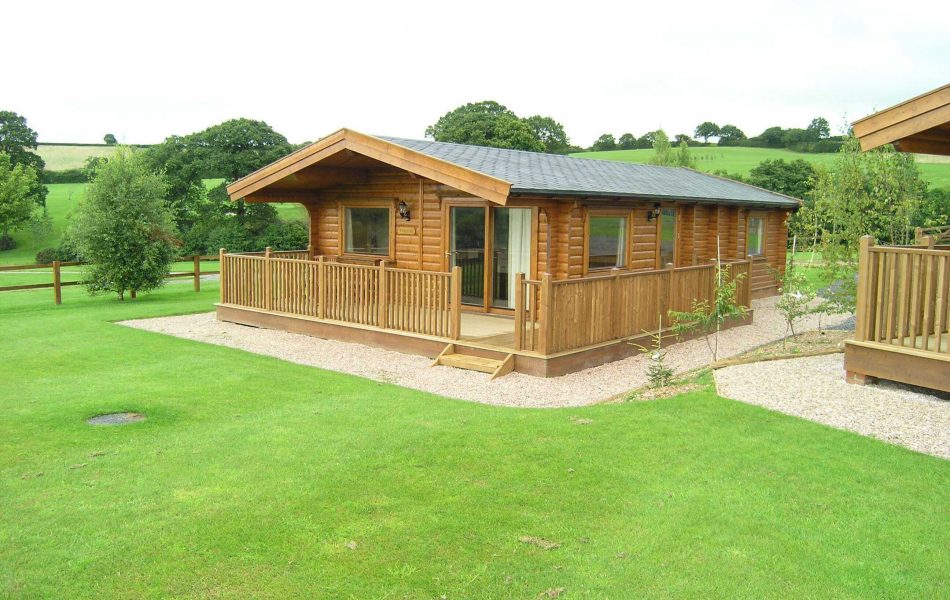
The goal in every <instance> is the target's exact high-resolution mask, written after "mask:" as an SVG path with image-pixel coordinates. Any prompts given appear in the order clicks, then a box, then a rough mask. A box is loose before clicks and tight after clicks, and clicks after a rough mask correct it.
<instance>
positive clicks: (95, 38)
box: [0, 0, 950, 145]
mask: <svg viewBox="0 0 950 600" xmlns="http://www.w3.org/2000/svg"><path fill="white" fill-rule="evenodd" d="M948 6H950V5H948V4H947V3H945V2H918V3H915V4H914V6H913V9H912V10H911V9H910V8H908V7H907V6H906V5H894V4H892V3H888V4H885V3H873V2H857V1H847V2H834V3H827V2H797V3H787V2H766V1H761V2H731V3H730V2H718V3H711V2H695V3H694V2H669V3H664V4H663V5H659V6H658V5H656V3H642V4H641V3H635V2H629V1H628V2H618V3H611V2H591V1H588V2H583V3H577V2H574V3H569V4H568V3H556V2H539V3H534V2H532V3H516V2H514V1H512V0H509V1H507V2H498V1H495V0H490V1H479V2H472V3H464V4H456V3H451V2H402V3H395V2H386V3H379V4H367V3H359V2H350V3H313V2H310V3H292V2H281V1H276V0H275V1H271V2H266V3H262V2H228V3H220V4H216V5H205V4H203V3H199V2H187V3H186V2H164V3H160V4H157V5H149V8H148V10H146V9H145V8H144V6H143V5H140V4H137V3H130V2H92V3H82V4H77V3H74V2H69V3H66V2H62V3H60V2H48V3H42V4H41V3H26V2H21V3H18V4H17V5H14V6H12V7H8V8H7V10H8V16H9V17H10V18H11V19H10V23H11V24H15V26H14V27H5V35H6V36H7V37H8V39H7V40H6V41H5V46H6V47H22V48H26V49H28V51H25V52H24V53H23V54H22V57H23V59H24V60H18V61H16V62H12V61H8V62H7V63H6V64H5V66H4V75H3V80H2V81H3V85H2V89H0V108H4V109H10V110H15V111H17V112H19V113H21V114H23V115H25V116H26V117H27V118H28V119H29V120H30V124H31V126H32V127H33V128H34V129H36V130H37V131H39V133H40V139H41V140H43V141H76V142H80V141H81V142H96V141H99V140H101V138H102V135H104V134H105V133H106V132H112V133H115V134H116V135H117V136H118V137H119V138H120V140H121V141H124V142H131V143H148V142H155V141H159V140H161V139H162V138H164V137H165V136H167V135H170V134H173V133H179V134H181V133H189V132H192V131H196V130H199V129H202V128H204V127H207V126H208V125H211V124H214V123H217V122H220V121H223V120H225V119H227V118H231V117H236V116H248V117H252V118H259V119H263V120H266V121H267V122H269V123H270V124H271V125H272V126H274V127H275V128H276V129H277V130H279V131H281V132H283V133H285V134H286V135H287V136H288V137H289V138H290V139H291V140H292V141H303V140H312V139H315V138H318V137H320V136H322V135H325V134H327V133H329V132H331V131H333V130H335V129H337V128H339V127H342V126H347V127H353V128H355V129H359V130H363V131H366V132H370V133H383V134H390V135H403V136H410V137H421V136H422V134H423V131H424V129H425V126H426V125H428V124H431V123H432V122H434V121H435V120H436V119H437V118H438V117H439V116H440V115H442V114H443V113H445V112H447V111H448V110H450V109H452V108H454V107H456V106H458V105H459V104H462V103H464V102H470V101H477V100H483V99H494V100H498V101H499V102H502V103H503V104H506V105H507V106H509V107H510V108H511V109H513V110H515V111H516V112H517V113H519V114H522V115H524V116H527V115H530V114H546V115H550V116H553V117H554V118H556V119H558V120H559V121H561V122H562V123H563V124H564V125H565V127H566V128H567V131H568V133H569V134H570V135H571V137H572V139H573V140H574V141H575V142H576V143H579V144H583V145H586V144H589V143H591V142H592V141H593V140H594V139H595V138H596V137H597V136H598V135H599V134H601V133H603V132H607V131H609V132H612V133H614V134H616V135H619V134H621V133H623V132H625V131H630V132H632V133H635V134H638V135H639V134H642V133H644V132H646V131H648V130H650V129H655V128H656V127H659V126H663V127H664V128H665V129H667V131H668V132H670V133H671V134H672V133H679V132H691V131H692V129H693V128H694V127H695V125H696V124H697V123H699V122H701V121H703V120H706V119H711V120H714V121H716V122H719V123H720V124H722V123H727V122H728V123H734V124H736V125H738V126H739V127H741V128H742V129H744V130H745V131H746V133H748V134H750V135H754V134H756V133H758V132H760V131H761V130H762V129H764V128H765V127H767V126H770V125H782V126H804V125H806V124H807V122H808V121H809V120H810V119H811V118H812V117H814V116H817V115H822V116H825V117H826V118H828V120H829V121H830V122H831V123H832V124H833V125H835V126H837V125H838V124H839V123H841V122H843V120H844V119H845V118H847V119H849V120H854V119H855V118H858V117H860V116H863V115H865V114H867V113H869V112H870V111H872V110H873V109H874V108H883V107H885V106H888V105H890V104H893V103H895V102H898V101H900V100H902V99H905V98H907V97H909V96H912V95H916V94H918V93H922V92H924V91H927V90H929V89H931V88H934V87H937V86H939V85H942V84H945V83H947V80H948V74H950V70H948V69H947V67H948V65H950V36H948V35H947V31H946V24H947V23H950V8H948ZM11 37H12V39H9V38H11Z"/></svg>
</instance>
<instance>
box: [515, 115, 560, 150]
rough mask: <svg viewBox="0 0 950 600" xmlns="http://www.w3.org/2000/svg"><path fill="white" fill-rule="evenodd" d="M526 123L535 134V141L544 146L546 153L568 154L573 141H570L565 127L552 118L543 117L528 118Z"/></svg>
mask: <svg viewBox="0 0 950 600" xmlns="http://www.w3.org/2000/svg"><path fill="white" fill-rule="evenodd" d="M524 122H525V123H526V124H527V125H528V127H530V128H531V131H532V132H534V137H535V139H537V140H538V141H540V142H541V143H542V144H543V145H544V151H545V152H547V153H549V154H567V150H568V148H569V147H570V145H571V140H570V139H568V137H567V133H565V131H564V126H563V125H561V124H560V123H558V122H557V121H555V120H554V119H552V118H551V117H543V116H541V115H534V116H532V117H528V118H527V119H525V120H524Z"/></svg>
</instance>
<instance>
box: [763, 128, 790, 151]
mask: <svg viewBox="0 0 950 600" xmlns="http://www.w3.org/2000/svg"><path fill="white" fill-rule="evenodd" d="M758 137H759V139H760V140H762V142H764V143H765V145H766V146H768V147H769V148H781V147H782V146H784V145H785V130H784V129H782V128H781V127H769V128H768V129H766V130H765V131H763V132H762V133H760V134H759V136H758Z"/></svg>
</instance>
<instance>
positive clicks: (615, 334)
mask: <svg viewBox="0 0 950 600" xmlns="http://www.w3.org/2000/svg"><path fill="white" fill-rule="evenodd" d="M610 272H611V273H612V274H613V279H612V280H611V281H610V312H609V313H608V314H609V315H610V317H609V319H610V320H611V322H612V326H611V332H610V337H612V338H614V339H616V338H619V337H622V336H621V335H620V330H621V326H622V325H623V319H622V318H621V312H620V311H621V308H620V305H621V300H620V269H618V268H617V267H614V268H613V269H611V270H610Z"/></svg>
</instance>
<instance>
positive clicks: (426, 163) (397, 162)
mask: <svg viewBox="0 0 950 600" xmlns="http://www.w3.org/2000/svg"><path fill="white" fill-rule="evenodd" d="M344 153H349V154H352V155H359V156H361V157H365V158H367V159H371V160H372V161H376V162H377V163H383V164H385V165H389V166H392V167H395V168H398V169H402V170H404V171H407V172H409V173H413V174H415V175H418V176H420V177H425V178H427V179H431V180H433V181H436V182H438V183H441V184H444V185H448V186H451V187H453V188H455V189H458V190H461V191H463V192H467V193H469V194H472V195H474V196H477V197H479V198H483V199H485V200H488V201H489V202H493V203H495V204H499V205H504V204H505V203H506V202H507V201H508V195H509V192H510V190H511V183H509V182H507V181H504V180H502V179H498V178H497V177H492V176H490V175H486V174H484V173H480V172H478V171H475V170H472V169H468V168H465V167H462V166H459V165H457V164H454V163H451V162H448V161H445V160H441V159H439V158H435V157H432V156H428V155H426V154H423V153H421V152H417V151H415V150H411V149H409V148H406V147H403V146H400V145H398V144H395V143H392V142H389V141H386V140H382V139H379V138H376V137H373V136H370V135H366V134H363V133H359V132H357V131H353V130H352V129H341V130H339V131H337V132H335V133H332V134H330V135H328V136H327V137H325V138H323V139H321V140H319V141H316V142H314V143H312V144H310V145H309V146H306V147H304V148H301V149H300V150H297V151H296V152H293V153H291V154H288V155H287V156H285V157H284V158H282V159H280V160H278V161H275V162H273V163H271V164H269V165H267V166H266V167H263V168H261V169H259V170H257V171H255V172H253V173H251V174H250V175H247V176H245V177H242V178H241V179H238V180H237V181H235V182H234V183H232V184H231V185H229V186H228V188H227V191H228V196H229V197H230V198H231V200H238V199H241V198H245V199H247V200H249V201H255V200H256V201H263V202H281V201H284V202H294V201H299V198H300V197H302V196H303V195H305V193H306V192H305V190H306V189H307V188H308V187H311V186H312V187H315V188H319V187H327V186H330V185H334V184H337V183H346V182H359V181H361V180H364V179H365V178H366V177H367V176H368V171H367V170H366V169H362V168H350V167H345V166H340V165H339V164H333V163H334V160H335V159H334V157H337V158H336V160H337V162H338V161H339V157H340V156H341V155H343V154H344Z"/></svg>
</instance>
